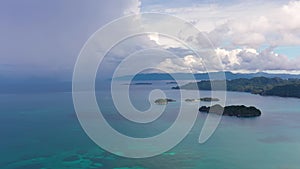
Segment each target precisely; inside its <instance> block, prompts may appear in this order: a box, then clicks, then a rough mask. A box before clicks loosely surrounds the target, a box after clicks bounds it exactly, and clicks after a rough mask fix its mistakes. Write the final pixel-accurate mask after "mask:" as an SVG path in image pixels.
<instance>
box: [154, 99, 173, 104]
mask: <svg viewBox="0 0 300 169" xmlns="http://www.w3.org/2000/svg"><path fill="white" fill-rule="evenodd" d="M169 102H176V100H174V99H169V98H165V99H157V100H155V101H154V103H155V104H158V105H166V104H168V103H169Z"/></svg>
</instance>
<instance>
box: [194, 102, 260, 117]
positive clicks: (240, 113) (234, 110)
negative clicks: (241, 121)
mask: <svg viewBox="0 0 300 169" xmlns="http://www.w3.org/2000/svg"><path fill="white" fill-rule="evenodd" d="M199 111H200V112H204V113H215V114H219V115H224V116H236V117H257V116H260V115H261V111H260V110H259V109H257V108H256V107H253V106H250V107H246V106H244V105H238V106H225V107H222V106H221V105H219V104H216V105H213V106H211V107H206V106H202V107H200V108H199Z"/></svg>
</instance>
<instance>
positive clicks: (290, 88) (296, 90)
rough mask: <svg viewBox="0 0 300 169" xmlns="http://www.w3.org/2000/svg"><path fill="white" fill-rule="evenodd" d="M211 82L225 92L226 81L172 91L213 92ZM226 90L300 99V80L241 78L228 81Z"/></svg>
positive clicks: (204, 81) (205, 81)
mask: <svg viewBox="0 0 300 169" xmlns="http://www.w3.org/2000/svg"><path fill="white" fill-rule="evenodd" d="M211 82H212V83H213V84H214V86H215V88H214V90H224V87H223V84H224V80H223V81H222V80H215V81H210V80H203V81H199V82H192V83H188V84H186V85H183V86H176V87H172V89H186V90H212V88H211ZM218 84H219V85H218ZM226 89H227V91H238V92H249V93H252V94H260V95H265V96H280V97H296V98H300V79H281V78H266V77H254V78H251V79H247V78H239V79H233V80H226Z"/></svg>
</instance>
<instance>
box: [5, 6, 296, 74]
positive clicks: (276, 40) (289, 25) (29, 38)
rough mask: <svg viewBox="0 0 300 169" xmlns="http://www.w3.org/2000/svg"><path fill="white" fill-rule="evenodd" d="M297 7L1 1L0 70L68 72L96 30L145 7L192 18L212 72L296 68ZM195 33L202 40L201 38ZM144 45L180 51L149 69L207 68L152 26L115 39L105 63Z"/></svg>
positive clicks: (111, 64) (106, 67) (111, 65)
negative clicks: (211, 57)
mask: <svg viewBox="0 0 300 169" xmlns="http://www.w3.org/2000/svg"><path fill="white" fill-rule="evenodd" d="M299 11H300V1H282V0H277V1H259V0H257V1H239V0H232V1H227V2H223V1H218V0H203V1H195V0H188V1H186V2H185V3H184V4H183V3H182V2H181V1H178V0H175V1H172V3H170V2H169V1H156V0H155V1H151V0H129V1H122V2H119V1H89V2H81V1H72V3H70V2H67V1H58V0H57V1H56V0H55V1H50V2H40V1H37V0H30V1H26V2H17V1H3V2H2V3H1V6H0V18H1V27H0V35H1V37H2V41H1V42H0V43H1V44H0V51H1V55H0V59H1V63H0V70H1V74H0V76H16V77H28V76H29V77H30V76H36V77H48V76H50V77H60V78H66V77H67V78H71V76H72V72H73V68H74V65H75V62H76V59H77V57H78V54H79V52H80V50H81V48H82V47H83V45H84V44H85V42H86V41H87V40H88V38H89V37H90V36H91V35H92V34H93V33H94V32H96V31H97V30H98V29H100V28H101V27H103V26H104V25H106V24H108V23H110V22H112V21H113V20H115V19H117V18H119V17H122V16H126V15H129V14H141V13H144V12H158V13H163V14H168V15H173V16H176V17H179V18H181V19H184V20H186V21H187V22H189V23H191V24H193V25H194V26H195V27H196V28H197V29H198V30H199V31H201V32H202V34H204V35H205V36H206V37H207V38H208V39H209V40H210V41H211V42H212V44H213V46H214V49H213V51H214V52H215V56H217V57H218V58H220V60H221V66H219V67H214V68H213V69H214V70H215V71H220V70H224V71H232V72H241V73H247V72H261V71H263V72H271V73H272V72H276V73H293V74H294V73H300V12H299ZM163 22H164V21H163V19H162V20H156V21H155V23H153V24H157V25H158V26H159V25H161V23H163ZM128 27H129V28H130V25H128ZM111 36H114V35H111ZM195 40H197V43H199V44H201V39H200V38H199V37H195ZM103 43H105V41H104V42H103ZM146 48H158V49H162V50H166V51H170V52H173V53H175V54H176V55H178V56H179V58H168V57H167V56H166V57H165V58H161V59H159V60H152V61H151V59H152V57H148V62H149V66H151V67H153V68H156V69H160V70H163V71H166V72H170V73H175V72H192V73H198V72H203V71H205V68H204V66H203V63H202V62H203V58H199V57H197V56H196V55H193V53H192V52H190V51H189V49H188V48H186V47H185V46H184V45H182V44H180V43H179V42H176V41H175V40H174V39H170V38H168V37H164V36H163V35H160V34H153V33H152V34H145V35H144V36H141V37H135V38H131V39H128V40H127V41H126V42H124V43H123V44H122V43H121V44H118V45H116V47H115V48H114V49H112V51H111V52H110V54H109V56H108V57H109V58H108V59H106V61H107V63H104V64H103V65H104V68H103V70H106V71H107V72H110V71H113V70H110V69H113V68H114V67H115V66H117V65H118V64H119V63H120V61H122V60H123V59H124V57H126V54H125V53H124V51H126V53H128V52H137V51H138V50H141V49H146ZM140 62H143V61H142V60H141V61H140ZM136 64H139V63H138V62H137V63H136ZM211 64H214V63H213V62H212V63H211ZM128 72H130V71H128ZM104 73H105V72H104ZM108 74H109V73H108ZM125 74H126V73H125Z"/></svg>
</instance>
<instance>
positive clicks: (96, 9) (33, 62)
mask: <svg viewBox="0 0 300 169" xmlns="http://www.w3.org/2000/svg"><path fill="white" fill-rule="evenodd" d="M140 5H141V4H140V2H139V1H138V0H127V1H118V0H102V1H89V2H83V1H60V0H53V1H48V2H40V1H36V0H28V1H26V2H25V1H24V2H23V1H14V0H13V1H9V0H7V1H3V2H1V6H0V20H1V23H0V37H1V39H2V40H1V42H0V51H1V55H0V60H1V64H9V65H13V66H11V67H10V68H11V70H7V71H2V72H1V74H3V75H6V76H10V75H14V76H62V77H68V78H71V75H72V72H73V67H74V64H75V61H76V58H77V56H78V54H79V52H80V50H81V48H82V47H83V45H84V43H85V41H86V40H87V39H88V38H89V36H91V35H92V34H93V33H94V32H95V31H96V30H98V29H99V28H101V27H102V26H104V25H105V24H107V23H109V22H110V21H112V20H114V19H117V18H119V17H121V16H124V15H126V14H132V13H138V12H140ZM6 69H8V68H6Z"/></svg>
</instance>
